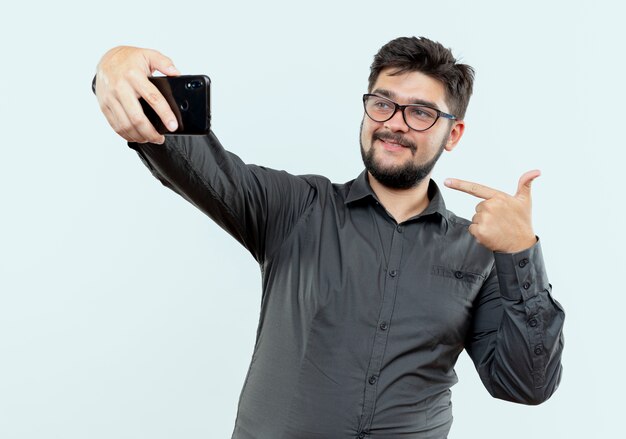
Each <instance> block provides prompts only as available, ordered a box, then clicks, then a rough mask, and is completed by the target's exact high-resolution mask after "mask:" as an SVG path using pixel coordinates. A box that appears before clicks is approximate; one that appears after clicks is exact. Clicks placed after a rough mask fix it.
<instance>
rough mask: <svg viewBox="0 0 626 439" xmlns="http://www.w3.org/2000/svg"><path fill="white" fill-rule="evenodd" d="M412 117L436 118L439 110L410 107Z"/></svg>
mask: <svg viewBox="0 0 626 439" xmlns="http://www.w3.org/2000/svg"><path fill="white" fill-rule="evenodd" d="M409 108H410V115H411V117H415V118H417V119H434V118H436V117H437V112H436V111H434V110H433V109H432V108H428V107H409Z"/></svg>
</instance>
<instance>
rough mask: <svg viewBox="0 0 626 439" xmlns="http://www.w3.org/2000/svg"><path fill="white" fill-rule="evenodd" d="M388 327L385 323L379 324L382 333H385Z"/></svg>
mask: <svg viewBox="0 0 626 439" xmlns="http://www.w3.org/2000/svg"><path fill="white" fill-rule="evenodd" d="M388 327H389V326H388V325H387V322H382V323H381V324H380V329H382V330H383V331H386V330H387V328H388Z"/></svg>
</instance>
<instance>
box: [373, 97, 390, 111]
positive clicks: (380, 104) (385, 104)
mask: <svg viewBox="0 0 626 439" xmlns="http://www.w3.org/2000/svg"><path fill="white" fill-rule="evenodd" d="M374 107H375V108H376V109H378V110H389V109H390V108H391V103H390V102H389V101H384V100H382V99H376V100H375V101H374Z"/></svg>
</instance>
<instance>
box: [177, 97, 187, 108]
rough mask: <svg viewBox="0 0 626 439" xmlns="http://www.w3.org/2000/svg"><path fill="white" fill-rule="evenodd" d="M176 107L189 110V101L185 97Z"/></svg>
mask: <svg viewBox="0 0 626 439" xmlns="http://www.w3.org/2000/svg"><path fill="white" fill-rule="evenodd" d="M178 107H179V108H180V109H181V110H183V111H187V110H189V101H188V100H186V99H185V100H184V101H182V102H181V103H180V105H179V106H178Z"/></svg>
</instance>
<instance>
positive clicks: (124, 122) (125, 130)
mask: <svg viewBox="0 0 626 439" xmlns="http://www.w3.org/2000/svg"><path fill="white" fill-rule="evenodd" d="M108 109H109V111H110V112H111V114H112V116H113V120H114V124H111V126H112V127H113V129H114V130H115V132H116V133H117V134H119V135H120V136H122V137H123V138H124V139H125V140H127V141H129V142H141V140H142V139H141V135H140V134H139V133H138V132H137V130H136V129H135V128H134V127H133V126H132V124H131V123H130V121H129V120H128V116H127V115H126V112H125V111H124V109H123V108H122V106H121V105H120V103H119V102H117V101H112V102H111V103H110V104H109V107H108Z"/></svg>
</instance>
